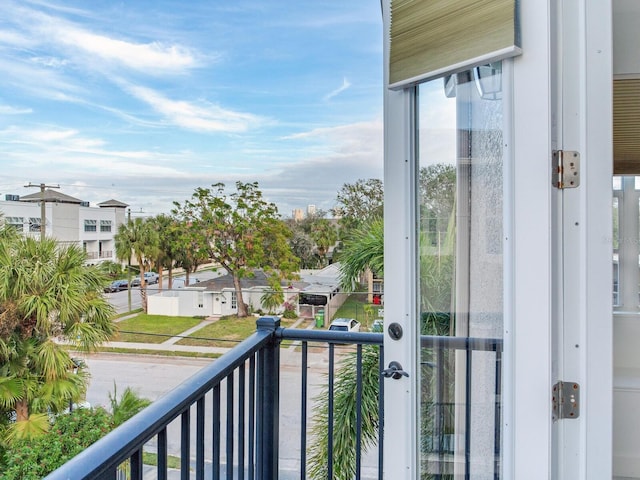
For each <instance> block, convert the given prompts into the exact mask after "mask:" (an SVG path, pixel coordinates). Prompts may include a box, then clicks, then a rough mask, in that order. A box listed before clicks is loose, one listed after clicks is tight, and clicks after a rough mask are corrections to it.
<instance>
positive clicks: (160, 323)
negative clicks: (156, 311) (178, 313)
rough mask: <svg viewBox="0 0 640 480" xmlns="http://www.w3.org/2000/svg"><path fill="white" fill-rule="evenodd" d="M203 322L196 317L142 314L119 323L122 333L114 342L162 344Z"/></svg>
mask: <svg viewBox="0 0 640 480" xmlns="http://www.w3.org/2000/svg"><path fill="white" fill-rule="evenodd" d="M201 321H202V319H201V318H194V317H170V316H165V315H149V314H146V313H141V314H139V315H136V316H135V317H132V318H127V319H125V320H122V321H121V322H119V323H118V329H119V330H121V332H120V333H119V334H118V335H116V336H115V337H114V338H113V340H114V341H118V342H136V343H162V342H164V341H166V340H168V339H169V338H171V337H173V336H174V335H178V334H179V333H182V332H184V331H185V330H188V329H190V328H193V327H195V326H196V325H198V324H199V323H200V322H201ZM125 332H135V333H125Z"/></svg>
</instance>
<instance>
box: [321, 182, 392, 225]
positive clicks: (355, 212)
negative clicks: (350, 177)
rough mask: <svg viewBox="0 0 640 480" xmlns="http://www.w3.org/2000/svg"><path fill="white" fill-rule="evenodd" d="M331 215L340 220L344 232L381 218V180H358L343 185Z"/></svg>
mask: <svg viewBox="0 0 640 480" xmlns="http://www.w3.org/2000/svg"><path fill="white" fill-rule="evenodd" d="M336 201H337V205H336V207H334V209H333V214H334V216H336V217H340V218H341V223H342V225H343V227H344V228H345V229H346V230H350V229H352V228H355V227H357V226H358V225H360V224H361V223H363V222H366V221H367V220H370V219H372V218H376V217H377V218H382V213H383V211H382V210H383V205H384V188H383V184H382V180H379V179H377V178H370V179H368V180H363V179H360V180H358V181H357V182H356V183H345V184H344V185H343V186H342V188H341V189H340V191H339V192H338V195H337V197H336Z"/></svg>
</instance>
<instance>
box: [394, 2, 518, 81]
mask: <svg viewBox="0 0 640 480" xmlns="http://www.w3.org/2000/svg"><path fill="white" fill-rule="evenodd" d="M517 4H518V1H517V0H392V2H391V31H390V54H389V86H390V87H391V88H402V87H404V86H407V85H410V84H414V83H418V82H420V81H424V80H427V79H430V78H435V77H438V76H441V75H444V74H446V73H453V72H456V71H461V70H466V69H469V68H471V67H474V66H477V65H482V64H485V63H489V62H492V61H497V60H502V59H504V58H507V57H511V56H514V55H519V54H520V28H519V22H518V5H517Z"/></svg>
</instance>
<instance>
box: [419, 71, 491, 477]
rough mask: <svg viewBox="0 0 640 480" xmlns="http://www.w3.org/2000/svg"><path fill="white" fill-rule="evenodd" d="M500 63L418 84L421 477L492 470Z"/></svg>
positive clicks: (479, 474)
mask: <svg viewBox="0 0 640 480" xmlns="http://www.w3.org/2000/svg"><path fill="white" fill-rule="evenodd" d="M500 86H501V65H500V64H493V65H491V66H489V65H487V66H484V67H480V68H478V69H474V70H473V71H469V72H464V73H460V74H457V75H453V76H450V77H447V78H446V79H444V81H443V79H438V80H434V81H431V82H428V83H424V84H422V85H420V86H419V87H418V99H419V100H418V112H419V114H418V118H419V126H418V132H417V133H418V135H417V138H418V152H419V153H418V158H419V172H418V175H417V178H418V185H417V191H418V198H419V200H418V206H417V208H418V212H419V220H418V226H417V228H418V238H419V249H418V250H419V251H418V272H419V279H418V282H419V286H420V288H419V300H418V302H419V304H418V311H419V319H420V321H419V328H420V337H421V348H420V352H421V358H420V363H421V388H420V395H421V398H420V405H421V408H420V415H421V418H420V432H421V439H420V440H421V441H420V446H421V449H420V454H421V462H420V464H421V478H423V479H453V478H471V479H483V478H491V479H495V478H500V450H501V449H500V441H501V436H500V423H501V422H500V416H501V414H500V409H501V388H500V384H501V374H500V372H501V358H502V357H501V352H502V340H501V339H502V331H503V255H502V250H503V249H502V239H503V143H504V140H503V112H502V101H501V88H500Z"/></svg>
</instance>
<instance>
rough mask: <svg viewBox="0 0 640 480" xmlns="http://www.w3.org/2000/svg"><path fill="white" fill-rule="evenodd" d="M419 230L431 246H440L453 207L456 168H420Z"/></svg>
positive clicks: (440, 165)
mask: <svg viewBox="0 0 640 480" xmlns="http://www.w3.org/2000/svg"><path fill="white" fill-rule="evenodd" d="M419 189H420V222H421V230H422V231H423V232H428V238H427V240H428V241H429V242H430V243H431V245H434V246H435V245H439V244H440V245H441V244H442V242H443V237H444V235H445V234H446V231H447V228H448V225H449V219H450V218H451V214H452V211H453V207H454V205H455V203H454V202H455V196H456V167H455V165H451V164H447V163H437V164H434V165H429V166H426V167H422V168H421V169H420V174H419Z"/></svg>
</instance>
